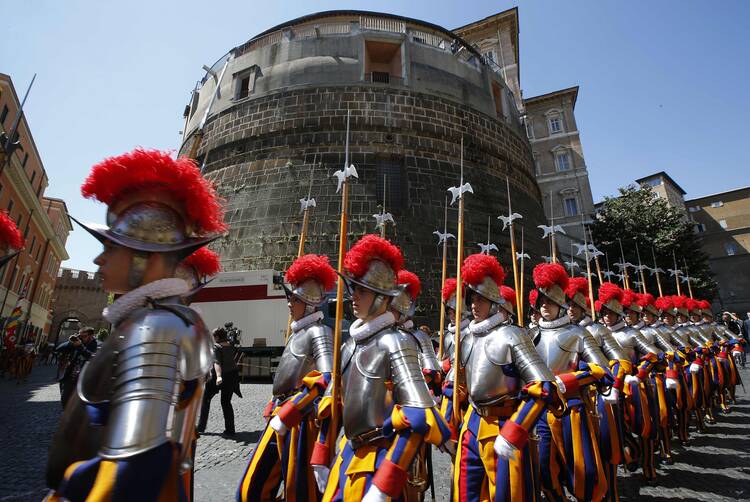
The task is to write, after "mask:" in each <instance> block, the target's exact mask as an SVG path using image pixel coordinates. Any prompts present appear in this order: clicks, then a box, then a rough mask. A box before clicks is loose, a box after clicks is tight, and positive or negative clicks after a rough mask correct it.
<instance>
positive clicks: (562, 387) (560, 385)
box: [496, 375, 566, 451]
mask: <svg viewBox="0 0 750 502" xmlns="http://www.w3.org/2000/svg"><path fill="white" fill-rule="evenodd" d="M555 381H556V382H557V388H558V389H560V394H565V390H566V388H565V384H564V383H563V381H562V380H560V377H559V376H557V375H555ZM496 451H497V450H496Z"/></svg>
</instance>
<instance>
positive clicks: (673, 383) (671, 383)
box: [667, 378, 678, 389]
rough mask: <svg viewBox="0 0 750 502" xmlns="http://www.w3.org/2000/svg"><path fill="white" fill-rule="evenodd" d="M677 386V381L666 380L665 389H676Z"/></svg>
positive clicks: (672, 379)
mask: <svg viewBox="0 0 750 502" xmlns="http://www.w3.org/2000/svg"><path fill="white" fill-rule="evenodd" d="M677 385H678V384H677V379H675V378H667V389H676V388H677Z"/></svg>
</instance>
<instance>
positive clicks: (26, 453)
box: [0, 367, 750, 502]
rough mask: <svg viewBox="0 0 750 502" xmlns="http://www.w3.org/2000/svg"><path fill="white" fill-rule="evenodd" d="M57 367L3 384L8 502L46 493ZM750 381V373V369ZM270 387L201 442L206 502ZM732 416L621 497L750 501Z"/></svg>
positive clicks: (227, 481) (446, 467) (744, 421)
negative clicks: (232, 426) (230, 424)
mask: <svg viewBox="0 0 750 502" xmlns="http://www.w3.org/2000/svg"><path fill="white" fill-rule="evenodd" d="M53 377H54V370H53V369H52V368H48V367H40V368H35V369H34V372H33V373H32V375H31V377H30V378H29V381H28V382H27V383H24V384H20V385H16V384H15V383H14V382H10V381H7V380H0V502H9V501H14V502H15V501H19V502H20V501H23V502H25V501H39V500H40V499H41V498H42V497H43V495H44V493H45V489H44V480H43V471H44V463H45V461H46V455H47V449H48V448H49V443H50V439H51V436H52V433H53V431H54V428H55V425H56V422H57V419H58V418H59V414H60V411H61V410H60V404H59V391H58V389H57V386H56V384H54V383H52V378H53ZM743 377H744V379H745V381H746V382H750V370H745V371H743ZM270 390H271V388H270V385H267V384H243V385H242V393H243V394H244V396H245V397H244V399H237V398H235V399H234V401H233V402H234V405H235V414H236V417H237V430H238V431H239V432H238V433H237V435H236V436H234V437H233V438H225V437H223V436H221V435H220V432H221V431H223V430H224V425H223V418H222V415H221V407H220V406H219V402H218V397H217V398H216V399H215V400H214V407H213V409H212V410H211V415H210V419H209V424H208V429H207V432H206V434H204V435H203V436H201V438H200V439H199V442H198V450H197V458H196V475H195V490H196V492H195V493H196V500H197V501H199V502H203V501H210V502H222V501H229V500H233V499H234V493H235V489H236V486H237V483H238V482H239V479H240V476H241V475H242V472H243V470H244V468H245V465H246V463H247V459H248V457H249V455H250V453H251V452H252V450H253V447H254V446H255V442H256V441H257V439H258V437H259V435H260V432H261V430H262V427H263V426H264V421H263V419H262V417H261V410H262V408H263V406H264V405H265V403H266V401H267V399H268V396H269V393H270ZM738 394H739V402H738V403H737V404H736V405H734V406H733V407H732V412H731V413H730V414H729V415H726V416H719V418H718V419H719V422H718V423H717V424H716V425H713V426H709V430H708V432H707V433H705V434H700V435H699V434H695V433H693V434H692V437H693V439H692V444H691V445H690V446H689V447H687V448H680V447H675V452H674V453H675V456H676V462H675V464H674V465H671V466H659V468H658V471H659V474H660V477H659V485H658V486H656V487H644V486H641V484H640V483H639V481H638V478H637V475H628V474H625V473H623V472H622V471H620V474H621V476H622V477H621V478H620V483H619V486H620V493H621V497H622V500H623V502H628V501H636V500H638V501H641V500H645V501H650V502H667V501H674V500H679V501H729V500H750V395H746V394H743V393H742V391H741V390H739V391H738ZM434 462H435V471H436V473H438V475H437V476H436V480H435V481H436V492H437V493H436V500H438V501H445V500H448V489H449V481H450V480H449V473H450V464H449V461H448V457H447V456H446V455H444V454H442V453H439V452H436V453H435V459H434Z"/></svg>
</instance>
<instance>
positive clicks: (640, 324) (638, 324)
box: [631, 321, 646, 329]
mask: <svg viewBox="0 0 750 502" xmlns="http://www.w3.org/2000/svg"><path fill="white" fill-rule="evenodd" d="M645 325H646V323H645V322H643V321H638V322H637V323H635V324H633V325H632V326H631V328H634V329H641V328H642V327H644V326H645Z"/></svg>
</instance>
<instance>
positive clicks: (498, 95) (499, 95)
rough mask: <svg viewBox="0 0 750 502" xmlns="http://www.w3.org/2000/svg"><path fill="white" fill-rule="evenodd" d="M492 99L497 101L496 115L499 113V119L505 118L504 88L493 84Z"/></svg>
mask: <svg viewBox="0 0 750 502" xmlns="http://www.w3.org/2000/svg"><path fill="white" fill-rule="evenodd" d="M492 97H493V99H494V100H495V113H497V116H498V118H502V117H504V114H503V88H502V87H500V85H499V84H498V83H497V82H492Z"/></svg>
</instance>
